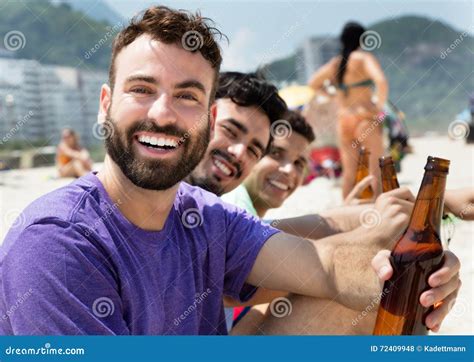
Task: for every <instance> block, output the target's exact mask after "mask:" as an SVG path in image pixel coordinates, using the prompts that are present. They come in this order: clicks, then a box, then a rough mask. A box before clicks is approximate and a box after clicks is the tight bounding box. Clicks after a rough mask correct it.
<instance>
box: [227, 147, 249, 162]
mask: <svg viewBox="0 0 474 362" xmlns="http://www.w3.org/2000/svg"><path fill="white" fill-rule="evenodd" d="M246 149H247V147H246V146H245V145H244V144H242V143H234V144H232V145H230V146H229V148H228V151H229V153H231V154H232V155H233V156H234V157H235V159H236V160H237V161H239V162H243V161H244V157H245V150H246Z"/></svg>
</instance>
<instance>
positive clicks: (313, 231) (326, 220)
mask: <svg viewBox="0 0 474 362" xmlns="http://www.w3.org/2000/svg"><path fill="white" fill-rule="evenodd" d="M369 208H373V204H366V205H354V206H340V207H337V208H333V209H329V210H326V211H323V212H321V213H319V214H311V215H304V216H298V217H293V218H288V219H280V220H274V221H273V222H272V226H274V227H276V228H277V229H279V230H281V231H284V232H286V233H288V234H292V235H295V236H299V237H300V238H304V239H311V240H318V239H321V238H325V237H328V236H331V235H334V234H338V233H341V232H347V231H351V230H354V229H356V228H357V227H359V226H360V215H361V213H362V212H363V211H364V210H367V209H369Z"/></svg>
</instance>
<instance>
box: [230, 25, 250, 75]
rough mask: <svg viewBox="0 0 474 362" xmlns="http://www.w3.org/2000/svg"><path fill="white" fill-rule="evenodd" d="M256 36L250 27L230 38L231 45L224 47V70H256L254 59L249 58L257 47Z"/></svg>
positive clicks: (240, 30) (241, 29) (242, 29)
mask: <svg viewBox="0 0 474 362" xmlns="http://www.w3.org/2000/svg"><path fill="white" fill-rule="evenodd" d="M255 40H256V34H255V33H254V32H253V31H252V30H251V29H250V28H248V27H245V28H240V29H239V30H238V31H237V32H236V33H235V35H234V36H232V37H229V45H228V46H227V44H226V45H225V46H224V47H223V53H224V61H223V63H222V68H223V70H232V71H243V72H246V71H249V70H253V69H254V68H255V66H256V65H255V64H254V59H253V57H249V54H250V53H251V51H252V49H253V48H254V46H255Z"/></svg>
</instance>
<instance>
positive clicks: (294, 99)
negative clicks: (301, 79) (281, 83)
mask: <svg viewBox="0 0 474 362" xmlns="http://www.w3.org/2000/svg"><path fill="white" fill-rule="evenodd" d="M278 94H279V95H280V97H281V98H283V99H284V100H285V102H286V104H287V105H288V108H290V109H293V110H301V109H302V108H303V107H304V106H305V105H306V104H308V103H309V102H310V101H311V99H312V98H313V97H314V96H315V92H314V90H313V89H312V88H311V87H308V86H305V85H291V86H289V87H285V88H282V89H280V91H279V92H278Z"/></svg>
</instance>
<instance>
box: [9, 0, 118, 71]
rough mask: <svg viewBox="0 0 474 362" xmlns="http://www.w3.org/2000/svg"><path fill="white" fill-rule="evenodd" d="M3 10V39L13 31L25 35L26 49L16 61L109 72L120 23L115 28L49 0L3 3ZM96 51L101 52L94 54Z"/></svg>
mask: <svg viewBox="0 0 474 362" xmlns="http://www.w3.org/2000/svg"><path fill="white" fill-rule="evenodd" d="M0 9H1V11H0V38H1V39H4V37H5V35H6V34H7V33H8V32H10V31H19V32H21V33H22V34H23V35H24V47H23V48H20V49H18V50H16V51H15V52H14V56H15V57H16V58H27V59H36V60H38V61H41V62H42V63H45V64H60V65H70V66H76V67H90V68H93V69H107V67H108V63H109V57H110V44H111V40H112V38H113V35H114V34H115V33H116V32H118V31H119V24H114V27H112V26H110V25H109V24H108V23H107V22H105V21H96V20H93V19H91V18H89V17H87V16H85V15H84V14H83V13H82V12H80V11H75V10H73V8H72V7H71V6H70V5H69V4H65V3H62V4H57V5H54V4H52V3H51V2H50V1H48V0H37V1H34V2H33V1H28V2H21V1H18V2H17V1H15V2H12V1H8V0H0ZM3 45H4V44H3V42H1V44H0V46H3ZM92 48H94V49H97V48H98V49H97V50H96V51H95V52H94V53H91V52H90V50H91V49H92Z"/></svg>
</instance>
